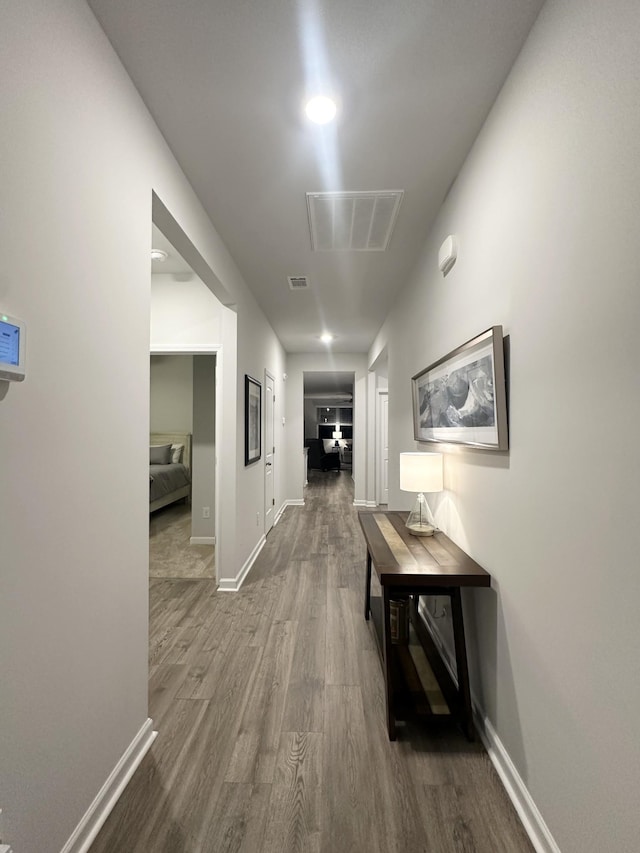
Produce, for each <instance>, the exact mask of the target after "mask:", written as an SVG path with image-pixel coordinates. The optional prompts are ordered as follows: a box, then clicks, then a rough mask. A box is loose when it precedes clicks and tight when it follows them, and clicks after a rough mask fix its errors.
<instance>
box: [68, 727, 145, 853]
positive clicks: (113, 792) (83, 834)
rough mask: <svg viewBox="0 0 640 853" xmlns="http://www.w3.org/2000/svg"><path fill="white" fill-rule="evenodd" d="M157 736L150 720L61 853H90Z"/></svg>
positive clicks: (115, 768)
mask: <svg viewBox="0 0 640 853" xmlns="http://www.w3.org/2000/svg"><path fill="white" fill-rule="evenodd" d="M157 734H158V732H154V731H153V720H150V719H148V720H147V721H146V722H145V723H144V725H143V726H142V728H141V729H140V731H139V732H138V734H137V735H136V736H135V737H134V739H133V740H132V741H131V743H130V744H129V746H128V747H127V749H126V751H125V753H124V755H123V756H122V758H121V759H120V761H118V763H117V764H116V766H115V767H114V768H113V770H112V771H111V773H110V774H109V777H108V778H107V781H106V782H105V783H104V785H103V786H102V788H101V789H100V791H99V792H98V794H97V795H96V797H95V799H94V801H93V802H92V803H91V805H90V806H89V808H88V809H87V811H86V812H85V814H84V816H83V818H82V820H81V821H80V823H79V824H78V825H77V826H76V828H75V829H74V831H73V833H72V835H71V837H70V838H69V840H68V841H67V843H66V844H65V845H64V847H63V848H62V850H61V853H87V850H89V848H90V847H91V845H92V844H93V842H94V841H95V838H96V836H97V834H98V833H99V832H100V830H101V828H102V825H103V824H104V822H105V820H106V819H107V818H108V817H109V815H110V814H111V810H112V809H113V807H114V806H115V804H116V803H117V802H118V799H119V797H120V795H121V794H122V792H123V791H124V789H125V788H126V786H127V783H128V781H129V779H131V777H132V776H133V774H134V773H135V771H136V769H137V767H138V765H139V764H140V762H141V761H142V759H143V758H144V757H145V755H146V754H147V751H148V750H149V747H150V746H151V744H152V743H153V741H154V740H155V738H156V735H157Z"/></svg>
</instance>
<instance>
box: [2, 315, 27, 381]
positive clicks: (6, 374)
mask: <svg viewBox="0 0 640 853" xmlns="http://www.w3.org/2000/svg"><path fill="white" fill-rule="evenodd" d="M26 348H27V329H26V326H25V324H24V323H23V322H22V320H18V318H17V317H10V316H9V315H8V314H3V313H2V312H1V311H0V379H9V380H11V381H13V382H22V380H23V379H24V374H25V366H24V356H25V350H26Z"/></svg>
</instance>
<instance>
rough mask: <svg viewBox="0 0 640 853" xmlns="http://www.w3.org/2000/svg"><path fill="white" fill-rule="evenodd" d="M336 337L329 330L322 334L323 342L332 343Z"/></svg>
mask: <svg viewBox="0 0 640 853" xmlns="http://www.w3.org/2000/svg"><path fill="white" fill-rule="evenodd" d="M334 338H335V335H331V334H329V332H325V333H324V334H322V335H320V340H321V341H322V343H323V344H330V343H331V341H332V340H333V339H334Z"/></svg>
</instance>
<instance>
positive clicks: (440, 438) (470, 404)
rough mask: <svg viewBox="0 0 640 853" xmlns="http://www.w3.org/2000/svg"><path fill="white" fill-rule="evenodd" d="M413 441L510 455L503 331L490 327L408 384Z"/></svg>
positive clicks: (499, 327)
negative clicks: (453, 445)
mask: <svg viewBox="0 0 640 853" xmlns="http://www.w3.org/2000/svg"><path fill="white" fill-rule="evenodd" d="M411 384H412V392H413V430H414V438H415V440H416V441H429V442H443V443H446V444H466V445H468V446H469V447H479V448H484V449H486V450H508V448H509V436H508V431H507V395H506V385H505V371H504V344H503V338H502V326H492V327H491V328H490V329H487V331H486V332H482V334H480V335H478V336H477V337H475V338H472V339H471V340H470V341H467V342H466V343H464V344H462V346H459V347H458V348H457V349H454V350H453V351H452V352H450V353H447V355H445V356H443V357H442V358H440V359H438V361H436V362H434V363H433V364H430V365H429V367H427V368H425V369H424V370H422V371H420V373H416V375H415V376H413V377H412V378H411Z"/></svg>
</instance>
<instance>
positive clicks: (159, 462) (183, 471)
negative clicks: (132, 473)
mask: <svg viewBox="0 0 640 853" xmlns="http://www.w3.org/2000/svg"><path fill="white" fill-rule="evenodd" d="M183 498H184V499H186V500H187V502H188V501H189V500H190V499H191V433H184V432H154V433H151V435H150V436H149V512H154V511H155V510H157V509H161V508H162V507H163V506H168V505H169V504H172V503H174V502H175V501H179V500H182V499H183Z"/></svg>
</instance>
